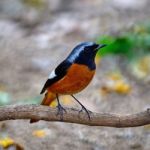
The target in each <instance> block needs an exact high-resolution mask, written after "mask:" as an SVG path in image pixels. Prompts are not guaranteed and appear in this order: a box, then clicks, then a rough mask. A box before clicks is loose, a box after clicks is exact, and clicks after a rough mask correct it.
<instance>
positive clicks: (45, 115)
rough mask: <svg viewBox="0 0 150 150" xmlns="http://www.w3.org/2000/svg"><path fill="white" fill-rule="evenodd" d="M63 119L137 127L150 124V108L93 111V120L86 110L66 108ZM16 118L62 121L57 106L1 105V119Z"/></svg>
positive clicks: (84, 122)
mask: <svg viewBox="0 0 150 150" xmlns="http://www.w3.org/2000/svg"><path fill="white" fill-rule="evenodd" d="M65 109H66V111H67V112H66V113H65V112H64V114H63V121H62V122H68V123H77V124H84V125H89V126H107V127H117V128H120V127H137V126H143V125H147V124H150V108H149V109H147V110H146V111H143V112H140V113H136V114H131V115H118V114H109V113H95V112H91V113H90V116H91V120H89V119H88V117H87V114H86V113H85V112H81V113H80V114H79V110H76V109H71V108H65ZM16 119H38V120H45V121H60V116H59V115H57V108H50V107H48V106H41V105H19V106H17V105H9V106H3V107H0V121H5V120H16Z"/></svg>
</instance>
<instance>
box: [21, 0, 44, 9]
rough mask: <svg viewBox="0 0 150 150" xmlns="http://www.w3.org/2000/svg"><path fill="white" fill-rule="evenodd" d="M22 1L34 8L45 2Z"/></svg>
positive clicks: (40, 0)
mask: <svg viewBox="0 0 150 150" xmlns="http://www.w3.org/2000/svg"><path fill="white" fill-rule="evenodd" d="M22 2H23V3H24V4H26V5H28V6H31V7H35V8H41V7H43V5H44V4H45V1H43V0H22Z"/></svg>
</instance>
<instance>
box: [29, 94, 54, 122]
mask: <svg viewBox="0 0 150 150" xmlns="http://www.w3.org/2000/svg"><path fill="white" fill-rule="evenodd" d="M55 98H56V94H54V93H52V92H50V91H48V92H47V93H46V94H45V97H44V99H43V101H42V103H41V105H46V106H49V105H50V104H51V103H52V102H53V101H54V100H55ZM38 121H39V120H38V119H31V120H30V123H35V122H38Z"/></svg>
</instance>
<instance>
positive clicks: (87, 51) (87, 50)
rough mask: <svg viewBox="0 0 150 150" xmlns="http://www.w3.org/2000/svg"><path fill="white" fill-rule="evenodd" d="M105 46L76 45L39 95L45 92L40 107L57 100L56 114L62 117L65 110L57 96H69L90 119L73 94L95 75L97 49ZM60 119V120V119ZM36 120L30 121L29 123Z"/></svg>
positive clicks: (92, 44)
mask: <svg viewBox="0 0 150 150" xmlns="http://www.w3.org/2000/svg"><path fill="white" fill-rule="evenodd" d="M105 46H106V45H105V44H102V45H101V44H96V43H94V42H83V43H80V44H78V45H77V46H76V47H75V48H74V49H73V50H72V52H71V53H70V54H69V56H68V57H67V58H66V59H65V60H63V61H62V62H61V63H60V64H59V65H58V66H57V67H56V69H55V70H53V71H52V72H51V73H50V75H49V77H48V79H47V81H46V83H45V85H44V87H43V89H42V91H41V94H43V93H44V92H46V94H45V97H44V99H43V101H42V103H41V105H48V106H49V105H50V104H51V103H52V101H54V100H55V99H57V102H58V105H57V107H58V114H60V115H61V117H63V111H65V109H64V108H63V107H62V106H61V104H60V101H59V97H58V96H59V95H71V96H72V97H73V98H74V99H75V100H76V101H77V102H78V103H79V104H80V105H81V107H82V109H84V110H85V111H86V113H87V115H88V118H89V119H90V114H89V111H88V110H87V109H86V108H85V107H84V106H83V105H82V104H81V103H80V102H79V101H78V100H77V99H76V98H75V97H74V96H73V94H75V93H78V92H80V91H82V90H83V89H84V88H85V87H86V86H87V85H88V84H89V83H90V81H91V80H92V78H93V76H94V74H95V69H96V65H95V56H96V53H97V52H98V50H99V49H101V48H102V47H105ZM61 119H62V118H61ZM37 121H38V120H36V119H32V120H30V122H31V123H33V122H37Z"/></svg>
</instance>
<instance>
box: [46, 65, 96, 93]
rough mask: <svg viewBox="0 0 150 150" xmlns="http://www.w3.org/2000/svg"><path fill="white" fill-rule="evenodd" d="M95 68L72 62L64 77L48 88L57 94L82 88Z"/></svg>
mask: <svg viewBox="0 0 150 150" xmlns="http://www.w3.org/2000/svg"><path fill="white" fill-rule="evenodd" d="M94 73H95V70H93V71H91V70H90V69H89V68H88V67H87V66H85V65H79V64H73V65H72V66H71V67H70V68H69V70H68V72H67V74H66V75H65V77H64V78H62V79H61V80H59V81H57V82H56V83H54V84H53V85H51V86H50V87H49V88H48V91H52V92H54V93H57V94H74V93H77V92H80V91H81V90H83V89H84V88H85V87H86V86H87V85H88V84H89V83H90V81H91V80H92V78H93V76H94Z"/></svg>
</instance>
